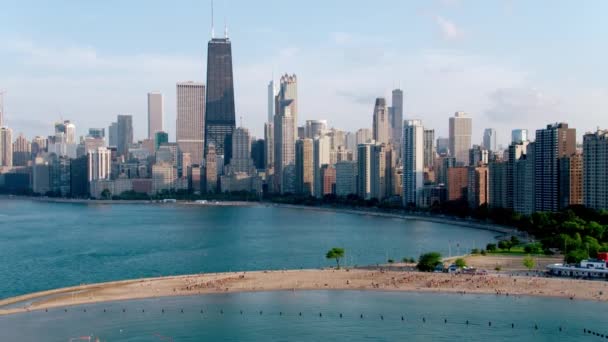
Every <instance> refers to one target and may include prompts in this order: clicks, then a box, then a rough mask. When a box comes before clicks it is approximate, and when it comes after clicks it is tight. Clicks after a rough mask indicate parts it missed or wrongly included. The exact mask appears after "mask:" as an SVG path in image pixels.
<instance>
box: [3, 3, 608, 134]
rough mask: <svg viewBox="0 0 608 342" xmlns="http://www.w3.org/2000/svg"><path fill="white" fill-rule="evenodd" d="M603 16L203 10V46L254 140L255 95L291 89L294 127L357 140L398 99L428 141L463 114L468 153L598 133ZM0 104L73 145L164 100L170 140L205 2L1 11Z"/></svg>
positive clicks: (559, 7)
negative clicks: (485, 135)
mask: <svg viewBox="0 0 608 342" xmlns="http://www.w3.org/2000/svg"><path fill="white" fill-rule="evenodd" d="M606 13H608V2H606V1H599V0H598V1H584V2H574V1H549V0H539V1H523V0H522V1H516V0H513V1H507V0H494V1H482V0H477V1H474V0H470V1H467V0H437V1H389V0H386V1H382V0H376V1H353V0H351V1H346V0H334V1H291V2H285V1H274V0H269V1H263V0H259V1H244V0H241V1H237V0H216V1H215V22H216V25H215V26H216V30H215V31H216V34H217V35H221V34H223V26H224V22H227V24H228V28H229V35H230V38H231V40H232V43H233V59H234V68H235V87H236V106H237V116H239V117H242V118H243V124H244V126H246V127H249V128H250V129H251V130H252V131H253V133H254V134H256V135H258V136H259V135H261V132H262V125H263V121H264V119H265V115H266V114H265V113H266V85H267V83H268V81H269V80H270V78H271V76H272V74H273V73H274V76H275V78H278V75H279V74H281V73H285V72H289V73H296V74H297V75H298V80H299V85H298V86H299V89H298V90H299V101H300V102H299V110H300V113H299V119H300V120H301V121H300V124H302V123H303V120H305V119H321V118H323V119H328V120H329V122H330V125H332V126H335V127H337V128H342V129H345V130H356V129H358V128H361V127H370V126H371V122H372V117H371V113H372V108H373V102H374V98H375V97H379V96H386V97H388V96H389V95H390V90H391V89H392V88H393V87H396V86H399V87H401V88H402V89H404V91H405V116H406V118H417V119H422V120H423V123H424V125H425V126H427V127H429V128H435V129H436V131H437V132H438V135H445V134H446V133H447V124H448V117H449V116H450V115H451V114H452V113H453V112H455V111H459V110H463V111H466V112H468V113H469V114H470V115H471V116H472V117H473V119H474V142H478V141H480V139H481V134H482V131H483V129H484V128H486V127H495V128H496V129H497V130H498V133H499V142H501V143H504V144H506V143H508V137H509V134H510V130H511V129H512V128H528V129H536V128H539V127H542V126H544V125H545V124H547V123H550V122H554V121H567V122H569V123H570V124H571V125H572V126H574V127H576V128H577V129H578V132H579V135H580V134H582V133H583V132H584V131H589V130H594V129H595V128H596V127H597V126H600V127H603V128H606V127H608V115H606V114H607V113H608V111H607V107H608V86H607V83H606V82H608V72H607V68H606V67H605V65H606V61H608V45H607V44H606V38H607V35H608V22H606V20H605V14H606ZM0 22H2V25H1V28H0V39H1V40H2V42H3V43H2V44H0V89H6V90H7V94H6V98H5V102H6V105H5V107H6V112H7V113H6V121H7V124H8V125H9V126H11V127H12V128H13V129H14V130H15V131H17V132H24V133H25V134H26V135H28V136H29V137H31V136H33V135H48V134H50V133H51V131H52V123H53V122H55V121H57V120H59V119H60V118H62V117H63V118H64V119H71V120H73V121H75V122H76V125H77V127H78V132H79V133H80V134H84V133H85V132H86V129H87V128H88V127H97V126H100V127H103V126H107V125H108V124H109V123H110V122H111V121H112V120H114V119H115V117H116V115H117V114H122V113H128V114H133V115H134V118H135V126H136V127H135V129H136V130H135V133H136V136H137V137H139V138H141V137H143V136H144V134H145V129H146V93H147V92H149V91H155V90H160V91H162V92H163V93H164V94H165V97H166V100H165V102H166V104H165V112H166V117H165V125H166V128H167V129H168V131H169V132H170V136H171V138H174V133H175V83H176V82H179V81H185V80H194V81H205V63H204V61H205V58H206V51H205V50H206V42H207V40H208V39H209V36H210V26H211V25H210V2H209V1H179V0H178V1H173V2H168V1H114V0H110V1H103V2H102V1H97V2H93V1H75V0H74V1H60V0H57V1H54V2H48V1H19V2H16V1H15V2H10V3H4V4H2V7H1V11H0Z"/></svg>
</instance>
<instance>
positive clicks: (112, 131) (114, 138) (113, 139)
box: [108, 122, 118, 147]
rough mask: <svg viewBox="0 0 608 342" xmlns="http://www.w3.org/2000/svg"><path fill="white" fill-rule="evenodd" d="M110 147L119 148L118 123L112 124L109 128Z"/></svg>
mask: <svg viewBox="0 0 608 342" xmlns="http://www.w3.org/2000/svg"><path fill="white" fill-rule="evenodd" d="M108 146H112V147H116V146H118V123H116V122H112V123H111V124H110V127H109V128H108Z"/></svg>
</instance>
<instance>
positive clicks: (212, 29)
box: [211, 0, 215, 39]
mask: <svg viewBox="0 0 608 342" xmlns="http://www.w3.org/2000/svg"><path fill="white" fill-rule="evenodd" d="M213 38H215V27H214V26H213V0H211V39H213Z"/></svg>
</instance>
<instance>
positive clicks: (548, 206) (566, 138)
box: [534, 123, 576, 211]
mask: <svg viewBox="0 0 608 342" xmlns="http://www.w3.org/2000/svg"><path fill="white" fill-rule="evenodd" d="M535 143H536V144H535V149H536V150H535V153H534V155H535V173H534V174H535V182H534V186H535V189H534V192H535V195H536V203H535V210H536V211H557V210H559V209H560V206H559V198H560V191H561V189H560V184H559V179H560V176H559V171H560V170H559V158H561V157H566V156H570V155H572V154H574V153H575V152H576V129H574V128H568V124H567V123H555V124H552V125H547V128H546V129H539V130H536V141H535Z"/></svg>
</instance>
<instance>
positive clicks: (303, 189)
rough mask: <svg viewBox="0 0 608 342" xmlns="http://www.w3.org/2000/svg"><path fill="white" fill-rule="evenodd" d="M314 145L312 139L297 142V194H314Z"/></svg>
mask: <svg viewBox="0 0 608 342" xmlns="http://www.w3.org/2000/svg"><path fill="white" fill-rule="evenodd" d="M313 152H314V143H313V140H312V139H310V138H305V139H300V140H297V141H296V193H298V194H302V195H307V196H311V195H313V194H314V185H315V184H314V177H315V169H314V157H313Z"/></svg>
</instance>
